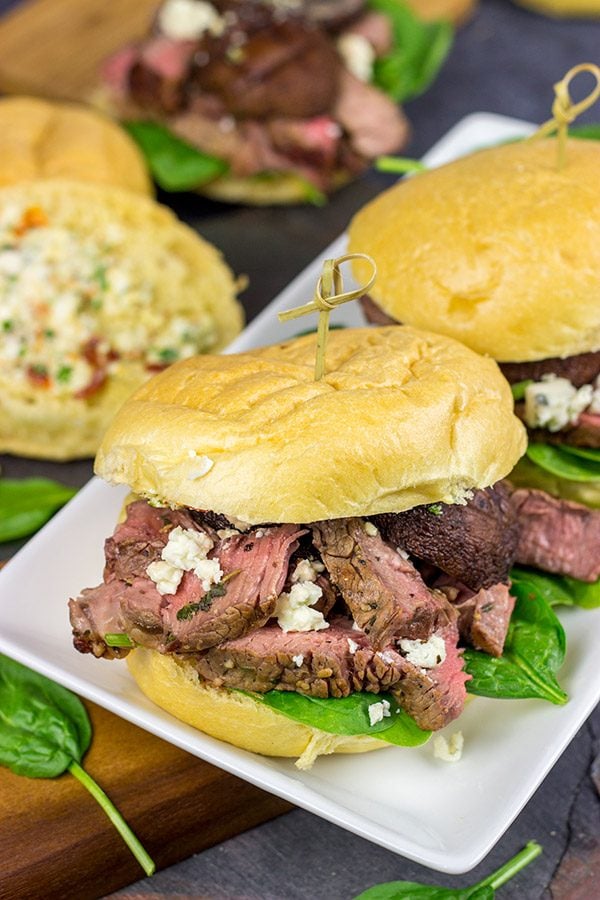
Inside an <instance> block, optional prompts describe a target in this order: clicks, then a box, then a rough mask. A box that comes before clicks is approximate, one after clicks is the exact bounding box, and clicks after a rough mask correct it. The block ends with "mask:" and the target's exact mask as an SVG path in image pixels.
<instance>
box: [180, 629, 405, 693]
mask: <svg viewBox="0 0 600 900" xmlns="http://www.w3.org/2000/svg"><path fill="white" fill-rule="evenodd" d="M403 668H404V659H403V658H402V656H400V654H399V653H397V652H396V651H394V650H391V651H389V652H385V653H378V652H376V651H375V650H374V649H373V648H372V647H371V645H370V643H369V639H368V638H367V636H366V634H365V633H364V632H362V631H355V630H354V629H353V628H352V622H351V620H350V619H347V618H344V617H341V616H340V617H337V618H334V619H332V621H331V622H330V624H329V628H327V629H326V630H324V631H288V632H285V631H282V630H281V628H280V627H279V625H276V624H269V625H265V627H264V628H259V629H257V630H256V631H253V632H252V633H251V634H247V635H245V636H244V637H241V638H238V639H237V640H234V641H227V642H226V643H224V644H220V645H219V646H218V647H214V648H213V649H211V650H208V651H207V652H206V653H204V654H202V655H201V656H199V657H198V661H197V669H198V672H199V673H200V675H201V676H202V678H204V679H206V681H210V682H211V683H212V684H214V685H216V686H218V687H228V688H237V689H239V690H244V691H256V692H257V693H261V694H264V693H266V692H267V691H272V690H278V691H297V692H298V693H300V694H306V695H308V696H310V697H347V696H348V694H350V693H352V692H353V691H372V692H373V693H379V692H380V691H386V690H388V688H389V687H390V685H392V684H394V683H395V682H397V681H398V680H399V679H400V678H401V675H402V670H403Z"/></svg>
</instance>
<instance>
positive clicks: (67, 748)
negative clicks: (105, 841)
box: [0, 655, 155, 875]
mask: <svg viewBox="0 0 600 900" xmlns="http://www.w3.org/2000/svg"><path fill="white" fill-rule="evenodd" d="M91 739H92V727H91V724H90V720H89V718H88V715H87V712H86V710H85V707H84V706H83V704H82V702H81V700H79V698H78V697H76V696H75V694H72V693H71V692H70V691H67V690H66V689H65V688H63V687H60V685H58V684H55V683H54V682H53V681H50V680H49V679H48V678H45V677H44V676H43V675H39V674H37V673H36V672H32V671H31V670H30V669H27V668H26V667H25V666H22V665H21V664H20V663H17V662H15V661H14V660H12V659H9V658H8V657H7V656H2V655H0V765H2V766H6V767H7V768H9V769H10V770H11V771H12V772H14V773H15V774H16V775H25V776H26V777H27V778H56V777H57V776H58V775H62V774H63V772H67V771H68V772H70V773H71V774H72V775H74V776H75V778H77V779H78V781H80V782H81V784H83V786H84V787H85V788H87V790H88V791H89V792H90V793H91V795H92V796H93V797H94V799H95V800H96V801H97V802H98V803H99V804H100V806H101V808H102V809H103V810H104V812H105V813H106V815H107V816H108V818H109V819H110V821H111V822H112V824H113V825H114V826H115V828H116V829H117V831H118V832H119V834H120V835H121V837H122V838H123V840H124V841H125V843H126V844H127V846H128V847H129V849H130V850H131V852H132V853H133V855H134V856H135V858H136V859H137V861H138V862H139V863H140V865H141V866H142V868H143V869H144V871H145V872H146V874H147V875H152V874H153V872H154V870H155V866H154V863H153V862H152V860H151V859H150V857H149V856H148V854H147V853H146V851H145V850H144V848H143V847H142V845H141V844H140V842H139V840H138V839H137V838H136V836H135V835H134V833H133V832H132V831H131V829H130V828H129V826H128V825H127V823H126V822H125V820H124V819H123V817H122V816H121V814H120V813H119V811H118V810H117V809H116V807H115V806H114V805H113V804H112V803H111V801H110V800H109V799H108V797H107V796H106V794H105V793H104V791H103V790H102V789H101V788H100V787H99V786H98V785H97V784H96V782H95V781H94V780H93V779H92V778H91V777H90V775H88V773H87V772H86V771H85V769H83V768H82V766H81V765H80V764H81V760H82V759H83V756H84V754H85V752H86V750H87V749H88V747H89V745H90V741H91Z"/></svg>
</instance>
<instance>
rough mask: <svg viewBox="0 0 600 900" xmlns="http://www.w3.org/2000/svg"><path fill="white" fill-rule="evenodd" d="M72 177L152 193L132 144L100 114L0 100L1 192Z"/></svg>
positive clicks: (78, 108)
mask: <svg viewBox="0 0 600 900" xmlns="http://www.w3.org/2000/svg"><path fill="white" fill-rule="evenodd" d="M38 178H73V179H75V180H77V181H89V182H97V183H100V184H109V185H115V186H117V187H122V188H128V189H129V190H130V191H135V192H136V193H138V194H146V195H147V194H152V182H151V180H150V177H149V175H148V171H147V168H146V163H145V161H144V158H143V156H142V154H141V153H140V151H139V150H138V148H137V146H136V144H135V142H134V141H133V140H132V139H131V138H130V137H129V135H128V134H126V133H125V131H123V129H122V128H120V127H119V125H117V124H116V123H115V122H113V121H112V120H111V119H109V118H108V117H107V116H105V115H103V114H102V113H99V112H96V111H95V110H92V109H87V108H85V107H83V106H77V105H75V104H72V103H51V102H49V101H47V100H38V99H35V98H34V97H4V98H2V99H0V187H3V186H4V185H7V184H16V183H17V182H20V181H33V180H35V179H38Z"/></svg>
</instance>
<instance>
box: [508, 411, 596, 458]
mask: <svg viewBox="0 0 600 900" xmlns="http://www.w3.org/2000/svg"><path fill="white" fill-rule="evenodd" d="M515 412H516V414H517V415H518V416H519V418H520V419H523V420H524V418H525V404H524V403H517V404H515ZM527 431H528V432H529V438H530V440H531V441H535V442H536V443H540V444H556V445H557V446H560V445H561V444H566V445H567V446H569V445H570V446H571V447H589V448H591V449H594V450H598V449H600V415H598V414H597V413H589V412H582V413H581V415H580V416H579V419H578V420H577V424H576V425H569V426H567V427H566V428H563V429H561V431H548V429H547V428H528V429H527Z"/></svg>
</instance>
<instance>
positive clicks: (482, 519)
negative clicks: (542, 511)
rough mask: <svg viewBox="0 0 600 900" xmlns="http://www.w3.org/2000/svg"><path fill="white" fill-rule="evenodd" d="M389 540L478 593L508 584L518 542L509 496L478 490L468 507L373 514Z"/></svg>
mask: <svg viewBox="0 0 600 900" xmlns="http://www.w3.org/2000/svg"><path fill="white" fill-rule="evenodd" d="M373 521H374V522H375V524H376V525H377V527H378V528H380V529H381V532H382V534H383V536H384V537H385V539H386V540H387V541H389V542H390V543H391V544H393V545H394V546H396V547H401V548H402V549H403V550H406V551H408V553H410V554H411V555H412V556H416V557H418V558H419V559H422V560H425V561H426V562H430V563H433V565H435V566H437V567H438V568H439V569H442V571H443V572H446V573H447V574H448V575H452V577H453V578H456V579H457V580H458V581H461V582H462V583H463V584H465V585H467V586H468V587H470V588H471V589H472V590H474V591H478V590H479V589H480V588H487V587H491V586H492V585H494V584H497V583H498V582H507V581H508V573H509V570H510V567H511V566H512V564H513V562H514V559H515V553H516V549H517V541H518V537H519V536H518V527H517V521H516V516H515V512H514V509H513V507H512V506H511V503H510V492H509V490H508V489H507V488H506V487H505V485H503V484H497V485H495V486H494V487H491V488H486V490H481V491H475V493H474V494H473V497H472V499H471V500H469V501H468V503H466V504H464V505H461V504H457V503H454V504H447V503H433V504H429V505H426V506H415V507H414V508H413V509H409V510H407V511H406V512H402V513H386V514H385V515H381V516H375V517H374V519H373Z"/></svg>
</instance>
